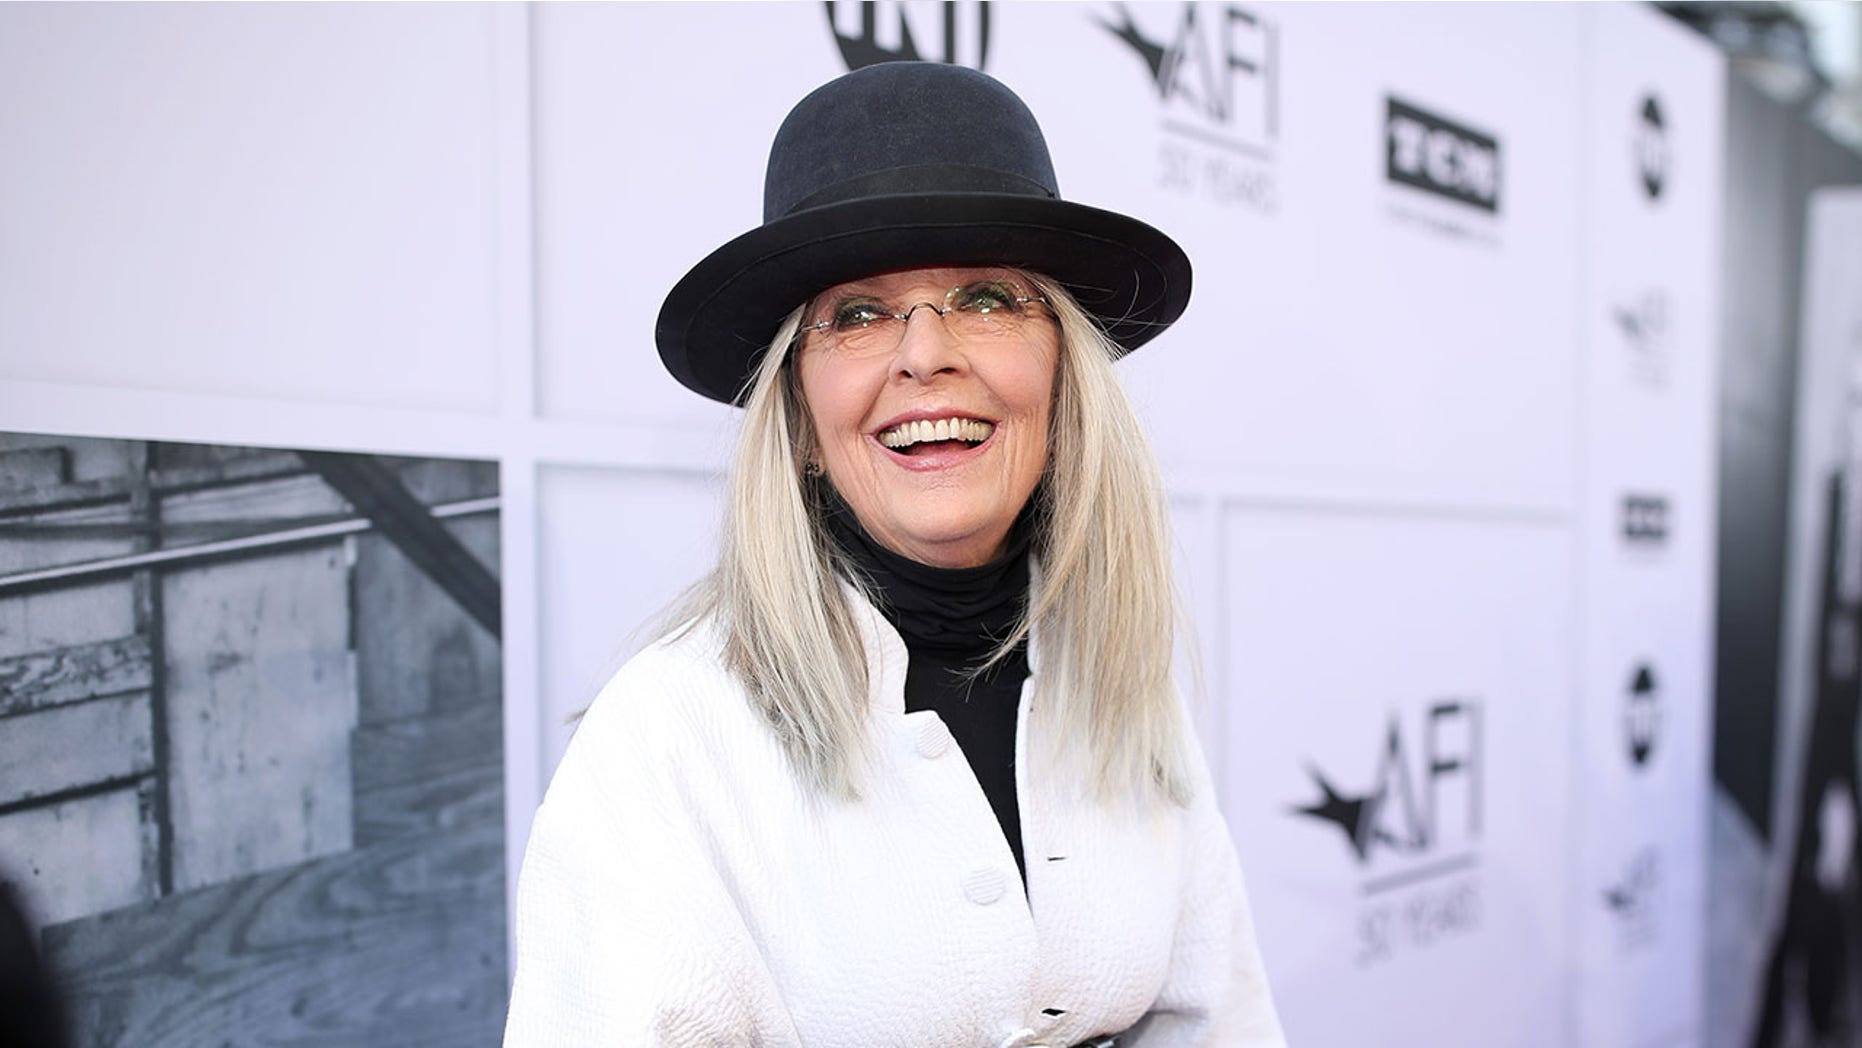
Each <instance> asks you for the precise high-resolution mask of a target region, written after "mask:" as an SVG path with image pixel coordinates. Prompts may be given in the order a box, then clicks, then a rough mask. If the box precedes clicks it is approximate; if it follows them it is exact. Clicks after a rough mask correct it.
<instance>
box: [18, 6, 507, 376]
mask: <svg viewBox="0 0 1862 1048" xmlns="http://www.w3.org/2000/svg"><path fill="white" fill-rule="evenodd" d="M491 19H492V16H491V13H490V12H489V10H488V9H487V8H483V7H473V6H453V7H448V6H439V5H435V6H426V5H420V6H394V5H382V6H348V5H342V6H319V5H303V6H291V5H281V6H270V5H263V6H257V5H255V6H247V5H238V4H227V5H205V6H196V5H147V6H115V5H81V6H69V7H67V6H63V5H49V4H21V5H10V6H8V7H7V8H6V9H4V10H0V99H4V102H0V155H4V156H5V157H6V162H5V163H4V164H0V346H3V347H4V352H0V377H5V378H15V379H36V380H44V381H56V382H69V383H92V384H97V385H104V386H128V387H137V388H145V389H160V390H186V391H193V392H212V393H224V394H229V395H238V396H253V397H268V398H275V399H281V400H303V401H335V402H342V403H351V404H371V405H384V406H396V407H420V408H449V409H457V410H469V411H491V410H495V409H496V407H497V392H498V389H497V383H496V375H497V367H496V359H495V352H494V348H495V347H494V343H493V341H492V335H493V331H494V324H493V322H492V321H493V317H492V312H491V306H492V302H493V295H492V290H493V261H494V260H493V246H494V245H493V231H494V225H493V223H494V213H493V212H494V209H493V202H492V190H493V186H492V161H493V155H492V154H493V148H494V147H493V128H492V126H491V115H492V113H491V42H490V41H491V34H490V26H491Z"/></svg>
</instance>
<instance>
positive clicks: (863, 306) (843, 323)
mask: <svg viewBox="0 0 1862 1048" xmlns="http://www.w3.org/2000/svg"><path fill="white" fill-rule="evenodd" d="M891 319H893V316H892V314H891V313H889V312H887V311H886V309H885V307H883V306H881V305H880V304H879V303H878V302H875V301H873V300H872V299H857V298H856V299H849V300H847V301H845V302H842V303H841V304H840V305H838V306H836V307H834V318H833V325H834V330H836V331H858V330H860V329H861V328H864V327H867V326H868V325H870V324H877V323H879V322H880V321H882V320H891Z"/></svg>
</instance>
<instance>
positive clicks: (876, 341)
mask: <svg viewBox="0 0 1862 1048" xmlns="http://www.w3.org/2000/svg"><path fill="white" fill-rule="evenodd" d="M1031 303H1039V304H1040V305H1043V306H1047V307H1048V308H1050V309H1052V308H1053V307H1052V306H1051V304H1050V303H1049V302H1048V300H1047V297H1046V296H1045V295H1041V294H1035V293H1028V292H1026V291H1024V290H1023V289H1022V287H1021V286H1020V285H1018V284H1016V283H1015V282H1014V281H1011V280H1001V279H996V280H977V281H972V282H971V283H968V284H959V285H957V286H956V287H953V288H951V289H950V290H949V291H948V292H946V293H945V295H944V304H943V305H942V306H940V305H938V304H937V303H935V302H926V301H921V302H914V303H912V304H911V305H909V306H907V307H905V308H904V309H902V310H895V309H893V308H892V307H890V306H888V305H886V304H885V303H883V302H880V301H879V300H877V299H873V298H866V297H853V298H848V299H846V300H843V301H841V302H839V303H837V304H836V305H834V306H833V307H832V310H831V312H830V315H829V316H828V317H827V318H826V319H823V320H819V321H816V322H815V323H812V324H806V325H803V326H802V327H801V329H800V330H799V331H798V332H797V337H798V338H805V337H806V336H808V335H810V334H814V333H821V334H824V335H826V336H827V338H828V340H829V344H830V345H833V346H835V347H837V348H840V349H844V350H851V351H853V352H856V353H870V352H875V351H880V350H887V351H889V350H892V349H896V348H897V347H898V345H899V343H900V342H902V341H903V340H904V338H905V328H906V325H907V324H909V323H910V322H911V318H912V314H914V313H916V312H918V310H919V309H920V308H921V307H923V308H928V309H930V310H931V311H932V312H933V313H936V314H937V315H938V317H939V318H940V319H942V320H943V321H944V323H945V324H946V325H947V326H948V327H949V328H950V330H951V331H952V332H953V333H955V334H958V335H962V336H964V337H967V338H996V337H1003V336H1008V335H1012V334H1015V333H1017V332H1018V331H1020V329H1021V324H1022V321H1024V320H1026V319H1027V317H1028V310H1027V307H1028V306H1029V304H1031Z"/></svg>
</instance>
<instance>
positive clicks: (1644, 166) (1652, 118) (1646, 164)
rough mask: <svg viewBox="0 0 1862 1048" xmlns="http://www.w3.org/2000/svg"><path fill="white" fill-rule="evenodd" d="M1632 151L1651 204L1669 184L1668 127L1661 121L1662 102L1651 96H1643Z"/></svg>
mask: <svg viewBox="0 0 1862 1048" xmlns="http://www.w3.org/2000/svg"><path fill="white" fill-rule="evenodd" d="M1631 151H1632V152H1634V153H1635V157H1636V172H1637V174H1638V175H1639V176H1640V178H1641V181H1642V192H1643V193H1644V194H1646V195H1647V196H1648V198H1649V203H1651V204H1653V203H1654V202H1655V201H1657V200H1660V199H1661V198H1662V189H1663V187H1665V186H1667V184H1668V163H1669V150H1668V126H1667V123H1666V121H1664V120H1663V119H1662V102H1661V99H1659V98H1657V97H1655V96H1654V95H1653V94H1650V95H1645V96H1643V99H1642V111H1641V113H1640V114H1639V115H1638V117H1637V119H1636V130H1635V136H1634V138H1633V140H1632V145H1631Z"/></svg>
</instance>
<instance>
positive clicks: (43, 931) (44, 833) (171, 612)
mask: <svg viewBox="0 0 1862 1048" xmlns="http://www.w3.org/2000/svg"><path fill="white" fill-rule="evenodd" d="M499 519H500V518H499V484H498V467H497V464H496V463H495V462H482V461H463V460H447V459H432V458H420V459H416V458H395V457H388V456H377V455H367V454H346V453H345V454H337V453H329V452H317V451H309V450H304V451H292V450H277V449H268V448H254V447H226V446H214V445H197V444H178V443H159V442H149V441H138V440H112V439H89V438H79V437H62V436H45V435H33V434H21V433H4V434H0V880H4V881H5V882H6V883H7V885H8V887H9V889H10V894H11V895H12V897H13V900H14V902H15V904H16V905H17V906H18V907H19V908H20V909H21V910H22V911H23V913H24V924H25V928H26V931H27V933H28V935H29V936H30V937H31V938H32V939H33V941H34V945H35V946H36V948H37V951H38V953H39V955H40V957H41V958H42V964H43V968H44V972H45V975H46V980H45V982H46V984H47V985H48V986H49V988H50V994H51V996H52V998H53V999H54V1000H53V1003H52V1005H51V1007H53V1008H54V1009H55V1010H56V1013H57V1014H58V1015H59V1016H60V1018H58V1019H56V1020H54V1021H58V1022H62V1023H63V1025H64V1026H65V1027H66V1028H67V1032H68V1042H69V1043H70V1044H72V1045H76V1046H86V1048H90V1046H97V1048H101V1046H106V1045H138V1046H145V1048H161V1046H173V1048H182V1046H197V1045H207V1044H215V1045H259V1044H267V1045H270V1044H293V1045H305V1046H309V1045H330V1046H337V1045H344V1046H355V1045H388V1044H394V1045H436V1046H437V1045H468V1044H492V1043H495V1042H496V1040H497V1036H498V1031H499V1030H500V1028H501V1025H502V1022H503V1017H504V1000H505V976H506V946H505V919H504V915H505V884H504V880H505V876H504V824H503V796H504V787H503V781H502V779H503V763H502V762H503V756H502V752H503V750H502V734H503V732H502V719H501V718H502V711H503V701H502V684H501V672H502V671H501V663H502V660H501V646H500V639H499V631H500V625H499V601H500V587H499V582H498V554H499ZM12 1021H13V1019H12V1017H8V1018H7V1019H5V1020H3V1021H0V1025H6V1024H7V1023H10V1022H12ZM34 1043H37V1042H34Z"/></svg>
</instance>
